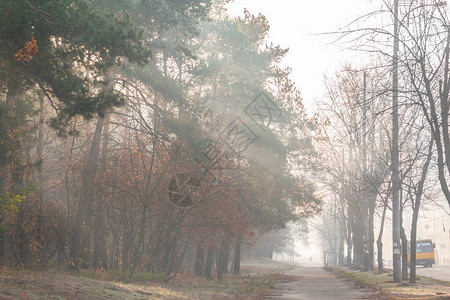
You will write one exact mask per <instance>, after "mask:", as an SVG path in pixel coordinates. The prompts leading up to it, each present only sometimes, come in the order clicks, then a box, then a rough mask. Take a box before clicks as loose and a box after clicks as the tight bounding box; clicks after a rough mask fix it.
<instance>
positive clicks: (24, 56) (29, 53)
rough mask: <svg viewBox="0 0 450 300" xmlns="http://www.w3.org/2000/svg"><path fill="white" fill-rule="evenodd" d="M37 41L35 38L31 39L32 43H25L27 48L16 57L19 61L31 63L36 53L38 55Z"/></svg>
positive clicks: (21, 50) (22, 49) (20, 50)
mask: <svg viewBox="0 0 450 300" xmlns="http://www.w3.org/2000/svg"><path fill="white" fill-rule="evenodd" d="M38 51H39V50H38V46H37V41H36V40H35V39H34V36H32V37H31V41H28V42H26V43H25V46H24V47H23V48H21V49H19V51H18V52H17V53H16V54H15V55H14V57H15V59H16V60H17V61H20V60H21V61H24V62H28V61H30V60H31V59H32V58H33V56H34V55H36V53H38Z"/></svg>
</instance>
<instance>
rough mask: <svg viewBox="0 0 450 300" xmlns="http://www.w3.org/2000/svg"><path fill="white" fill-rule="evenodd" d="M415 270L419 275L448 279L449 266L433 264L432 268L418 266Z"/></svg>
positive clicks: (449, 278)
mask: <svg viewBox="0 0 450 300" xmlns="http://www.w3.org/2000/svg"><path fill="white" fill-rule="evenodd" d="M416 271H417V274H418V275H419V276H420V275H422V276H426V277H430V278H434V279H439V280H444V281H450V266H437V265H433V267H432V268H424V267H422V266H418V267H417V269H416Z"/></svg>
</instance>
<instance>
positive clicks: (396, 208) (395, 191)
mask: <svg viewBox="0 0 450 300" xmlns="http://www.w3.org/2000/svg"><path fill="white" fill-rule="evenodd" d="M398 27H399V26H398V0H394V55H393V59H392V155H391V168H392V247H393V258H392V260H393V268H394V282H399V283H400V282H401V281H402V274H401V272H402V263H401V247H400V199H399V191H400V182H399V176H398V164H399V162H398V161H399V155H398V48H399V32H398V31H399V30H398Z"/></svg>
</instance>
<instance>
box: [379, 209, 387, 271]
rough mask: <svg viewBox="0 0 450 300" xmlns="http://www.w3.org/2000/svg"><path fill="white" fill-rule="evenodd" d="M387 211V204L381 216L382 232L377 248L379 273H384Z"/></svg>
mask: <svg viewBox="0 0 450 300" xmlns="http://www.w3.org/2000/svg"><path fill="white" fill-rule="evenodd" d="M386 210H387V205H386V204H385V205H384V207H383V215H382V216H381V225H380V232H379V233H378V239H377V248H378V272H383V271H384V268H383V242H382V238H383V230H384V220H385V218H386Z"/></svg>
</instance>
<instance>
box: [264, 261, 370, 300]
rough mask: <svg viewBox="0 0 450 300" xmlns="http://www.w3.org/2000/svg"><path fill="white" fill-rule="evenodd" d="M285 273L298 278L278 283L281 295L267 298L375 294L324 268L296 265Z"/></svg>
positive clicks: (325, 298) (316, 299)
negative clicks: (341, 278)
mask: <svg viewBox="0 0 450 300" xmlns="http://www.w3.org/2000/svg"><path fill="white" fill-rule="evenodd" d="M285 275H291V276H293V277H292V278H295V279H297V280H296V281H293V282H288V283H281V284H279V285H277V288H279V289H280V293H281V295H279V296H272V297H268V298H266V299H298V300H301V299H305V300H308V299H314V300H322V299H323V300H329V299H336V300H338V299H342V300H350V299H364V298H368V296H370V295H371V294H373V292H372V291H370V290H364V289H357V288H355V287H354V286H353V285H352V284H351V283H347V282H344V281H342V280H340V279H339V278H337V277H335V276H334V275H332V274H330V273H328V272H326V271H325V270H323V269H322V268H311V267H296V268H295V269H293V270H290V271H287V272H285Z"/></svg>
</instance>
